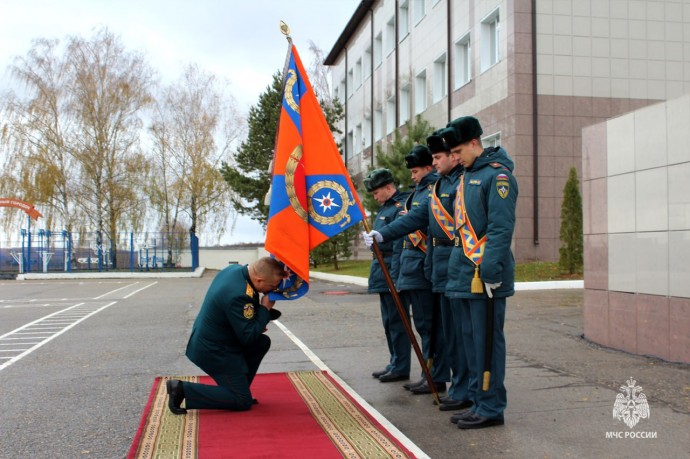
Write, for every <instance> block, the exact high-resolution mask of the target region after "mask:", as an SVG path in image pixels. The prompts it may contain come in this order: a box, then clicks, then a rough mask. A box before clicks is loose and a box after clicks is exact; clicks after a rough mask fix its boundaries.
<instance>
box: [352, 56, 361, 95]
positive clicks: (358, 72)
mask: <svg viewBox="0 0 690 459" xmlns="http://www.w3.org/2000/svg"><path fill="white" fill-rule="evenodd" d="M354 78H355V89H357V88H359V87H360V86H362V59H357V62H355V76H354Z"/></svg>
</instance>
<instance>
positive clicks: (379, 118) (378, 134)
mask: <svg viewBox="0 0 690 459" xmlns="http://www.w3.org/2000/svg"><path fill="white" fill-rule="evenodd" d="M382 138H383V109H382V108H381V107H379V108H377V109H376V110H374V141H375V142H378V141H379V140H381V139H382Z"/></svg>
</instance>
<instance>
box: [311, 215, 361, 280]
mask: <svg viewBox="0 0 690 459" xmlns="http://www.w3.org/2000/svg"><path fill="white" fill-rule="evenodd" d="M360 230H361V228H360V227H359V226H352V227H350V228H348V229H346V230H345V231H343V232H342V233H339V234H338V235H337V236H334V237H332V238H330V239H329V240H327V241H325V242H324V243H323V244H321V245H319V246H317V247H315V248H314V249H313V250H312V251H311V260H312V264H313V266H314V267H315V268H316V267H318V266H319V265H323V264H326V263H333V268H335V269H336V270H337V269H340V268H339V266H338V261H339V260H344V259H347V258H350V257H351V256H352V241H353V240H354V238H355V236H357V234H358V232H359V231H360Z"/></svg>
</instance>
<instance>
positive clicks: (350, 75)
mask: <svg viewBox="0 0 690 459" xmlns="http://www.w3.org/2000/svg"><path fill="white" fill-rule="evenodd" d="M353 83H354V72H353V70H352V69H350V70H348V71H347V97H348V98H350V97H351V96H352V92H353V91H352V90H353V89H354V85H353Z"/></svg>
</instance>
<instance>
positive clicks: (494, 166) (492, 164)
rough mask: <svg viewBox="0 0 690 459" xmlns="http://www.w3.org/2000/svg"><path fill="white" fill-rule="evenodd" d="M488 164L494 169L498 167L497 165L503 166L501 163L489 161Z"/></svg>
mask: <svg viewBox="0 0 690 459" xmlns="http://www.w3.org/2000/svg"><path fill="white" fill-rule="evenodd" d="M489 166H491V167H493V168H494V169H498V168H499V167H503V164H501V163H489Z"/></svg>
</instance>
